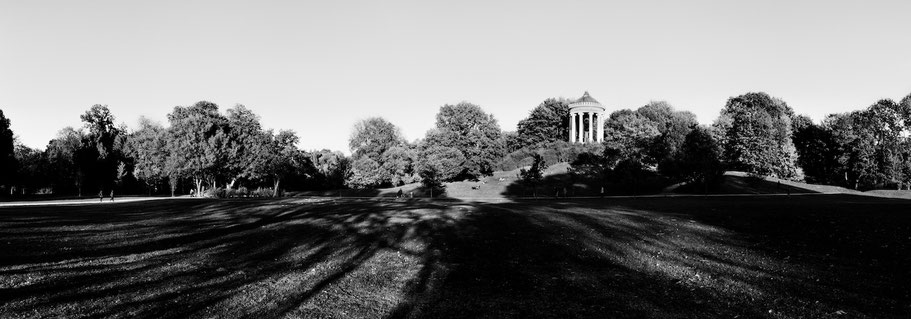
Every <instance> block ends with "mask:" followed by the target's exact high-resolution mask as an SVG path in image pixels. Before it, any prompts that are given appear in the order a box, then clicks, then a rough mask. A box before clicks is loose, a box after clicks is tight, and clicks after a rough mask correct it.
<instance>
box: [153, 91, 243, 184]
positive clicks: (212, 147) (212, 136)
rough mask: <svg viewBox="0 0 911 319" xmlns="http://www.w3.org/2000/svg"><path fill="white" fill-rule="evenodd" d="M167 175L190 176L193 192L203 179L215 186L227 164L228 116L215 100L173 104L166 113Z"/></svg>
mask: <svg viewBox="0 0 911 319" xmlns="http://www.w3.org/2000/svg"><path fill="white" fill-rule="evenodd" d="M168 122H169V123H170V125H171V126H170V128H169V129H168V135H169V136H168V152H169V164H170V165H168V170H169V172H168V173H169V174H168V175H169V176H172V178H173V177H189V178H192V179H193V181H194V183H195V189H196V193H201V192H202V191H203V181H209V184H210V185H212V187H214V184H215V180H216V178H218V177H220V176H223V174H224V169H225V168H226V166H227V160H228V159H227V154H228V153H227V152H228V151H229V145H228V141H229V139H228V123H227V122H228V120H227V118H225V117H224V116H223V115H221V114H219V113H218V105H216V104H215V103H211V102H207V101H200V102H197V103H196V104H194V105H192V106H188V107H182V106H176V107H174V110H173V111H172V112H171V113H170V114H168Z"/></svg>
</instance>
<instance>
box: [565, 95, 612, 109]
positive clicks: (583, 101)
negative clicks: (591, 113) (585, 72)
mask: <svg viewBox="0 0 911 319" xmlns="http://www.w3.org/2000/svg"><path fill="white" fill-rule="evenodd" d="M586 107H595V108H599V109H601V110H602V111H603V110H604V106H603V105H601V103H600V102H598V100H595V98H593V97H592V96H591V95H590V94H588V91H585V94H582V97H580V98H579V99H577V100H575V101H573V102H572V103H570V104H569V108H570V109H575V108H586Z"/></svg>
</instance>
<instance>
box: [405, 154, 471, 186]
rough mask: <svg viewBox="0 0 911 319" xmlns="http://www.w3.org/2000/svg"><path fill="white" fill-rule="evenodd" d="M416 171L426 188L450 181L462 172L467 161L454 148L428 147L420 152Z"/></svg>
mask: <svg viewBox="0 0 911 319" xmlns="http://www.w3.org/2000/svg"><path fill="white" fill-rule="evenodd" d="M418 158H419V159H418V161H417V163H416V166H417V167H416V170H417V172H418V174H419V175H420V177H421V179H422V182H423V183H424V184H425V186H428V187H437V186H439V185H440V183H442V182H445V181H451V180H453V179H454V178H455V177H456V176H458V175H459V174H461V173H462V172H463V171H464V168H463V167H464V165H465V162H466V161H467V159H466V158H465V156H464V155H462V152H461V151H459V150H458V149H456V148H454V147H446V146H430V147H428V148H426V149H424V150H423V151H421V153H420V155H419V157H418Z"/></svg>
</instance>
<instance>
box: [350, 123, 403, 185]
mask: <svg viewBox="0 0 911 319" xmlns="http://www.w3.org/2000/svg"><path fill="white" fill-rule="evenodd" d="M348 145H349V147H351V153H352V159H353V161H354V162H353V163H352V166H351V171H350V172H349V174H348V179H347V180H346V185H348V186H350V187H354V188H369V187H379V186H384V185H398V184H400V183H402V182H404V181H405V180H409V178H407V177H408V176H410V175H412V174H411V173H412V172H411V160H410V157H409V155H408V154H407V153H408V152H407V151H406V150H407V145H406V143H405V139H404V138H403V137H402V134H401V132H400V130H399V128H398V127H396V126H395V125H394V124H392V123H390V122H389V121H386V120H385V119H383V118H380V117H371V118H368V119H366V120H362V121H359V122H357V123H356V124H355V125H354V130H353V132H352V133H351V138H350V139H349V142H348ZM412 157H413V156H412Z"/></svg>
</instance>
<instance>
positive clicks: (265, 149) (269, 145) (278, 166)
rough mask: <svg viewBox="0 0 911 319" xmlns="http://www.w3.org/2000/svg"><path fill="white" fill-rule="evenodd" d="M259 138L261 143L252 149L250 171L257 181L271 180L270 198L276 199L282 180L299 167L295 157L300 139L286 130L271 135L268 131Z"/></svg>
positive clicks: (297, 158) (298, 158)
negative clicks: (252, 163)
mask: <svg viewBox="0 0 911 319" xmlns="http://www.w3.org/2000/svg"><path fill="white" fill-rule="evenodd" d="M261 136H262V137H263V138H262V140H261V142H260V143H259V144H258V146H257V147H256V148H255V149H254V150H255V155H254V157H253V158H254V168H253V169H252V170H251V171H252V172H254V173H253V174H254V175H253V176H254V177H255V178H257V179H265V178H266V177H267V178H269V179H271V180H272V197H278V196H279V194H280V193H281V191H280V186H281V182H282V180H284V179H286V178H288V177H289V176H291V175H293V174H294V173H295V171H296V170H297V169H298V167H300V165H301V163H298V161H299V160H301V158H300V157H298V156H297V155H298V153H299V151H298V149H297V143H298V141H300V139H299V138H298V137H297V134H295V133H294V132H293V131H286V130H283V131H279V132H278V134H272V131H271V130H270V131H266V132H263V133H262V134H261Z"/></svg>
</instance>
